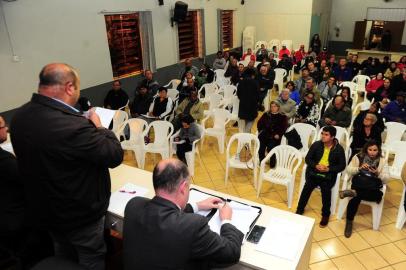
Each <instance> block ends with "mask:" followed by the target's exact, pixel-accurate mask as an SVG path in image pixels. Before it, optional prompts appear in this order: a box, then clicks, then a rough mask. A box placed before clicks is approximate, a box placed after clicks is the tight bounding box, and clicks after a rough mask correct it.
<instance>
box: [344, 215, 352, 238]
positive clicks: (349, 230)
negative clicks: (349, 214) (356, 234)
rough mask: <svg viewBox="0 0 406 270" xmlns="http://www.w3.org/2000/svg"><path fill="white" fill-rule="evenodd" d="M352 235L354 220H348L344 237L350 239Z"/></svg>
mask: <svg viewBox="0 0 406 270" xmlns="http://www.w3.org/2000/svg"><path fill="white" fill-rule="evenodd" d="M351 234H352V220H349V219H347V221H346V223H345V229H344V236H345V237H347V238H350V237H351Z"/></svg>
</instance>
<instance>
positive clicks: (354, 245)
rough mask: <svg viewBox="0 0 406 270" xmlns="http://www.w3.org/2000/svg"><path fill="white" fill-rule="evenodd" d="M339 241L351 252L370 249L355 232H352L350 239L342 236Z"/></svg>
mask: <svg viewBox="0 0 406 270" xmlns="http://www.w3.org/2000/svg"><path fill="white" fill-rule="evenodd" d="M339 239H340V241H341V242H342V243H343V244H344V246H345V247H347V248H348V249H349V250H350V251H351V252H357V251H360V250H364V249H368V248H370V247H371V246H370V245H369V244H368V243H367V241H365V240H364V239H363V238H362V237H361V236H360V235H359V234H358V233H357V232H353V233H352V235H351V237H350V238H347V237H345V236H344V235H342V236H340V237H339Z"/></svg>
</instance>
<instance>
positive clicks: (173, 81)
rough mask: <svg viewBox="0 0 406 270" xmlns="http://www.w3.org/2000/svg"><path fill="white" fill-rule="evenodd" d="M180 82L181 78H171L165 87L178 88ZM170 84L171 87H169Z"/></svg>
mask: <svg viewBox="0 0 406 270" xmlns="http://www.w3.org/2000/svg"><path fill="white" fill-rule="evenodd" d="M179 84H180V80H178V79H173V80H170V81H169V83H168V84H167V85H164V87H166V88H172V89H176V88H177V87H178V85H179ZM169 86H170V87H169Z"/></svg>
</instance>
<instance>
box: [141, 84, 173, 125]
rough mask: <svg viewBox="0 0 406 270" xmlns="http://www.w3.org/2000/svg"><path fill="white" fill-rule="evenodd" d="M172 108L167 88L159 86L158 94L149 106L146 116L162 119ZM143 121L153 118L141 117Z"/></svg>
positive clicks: (149, 120) (150, 120)
mask: <svg viewBox="0 0 406 270" xmlns="http://www.w3.org/2000/svg"><path fill="white" fill-rule="evenodd" d="M172 109H173V101H172V99H171V98H170V97H168V89H166V87H163V86H161V87H159V90H158V96H156V97H154V100H153V101H152V102H151V105H150V107H149V112H148V116H150V117H154V118H155V119H158V120H162V119H164V118H165V117H166V116H168V115H169V114H170V113H171V112H172ZM143 118H144V120H145V121H147V122H152V121H153V120H154V118H148V117H143Z"/></svg>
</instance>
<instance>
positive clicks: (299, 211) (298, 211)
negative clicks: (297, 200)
mask: <svg viewBox="0 0 406 270" xmlns="http://www.w3.org/2000/svg"><path fill="white" fill-rule="evenodd" d="M303 213H304V211H303V210H299V209H297V210H296V214H298V215H303Z"/></svg>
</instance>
